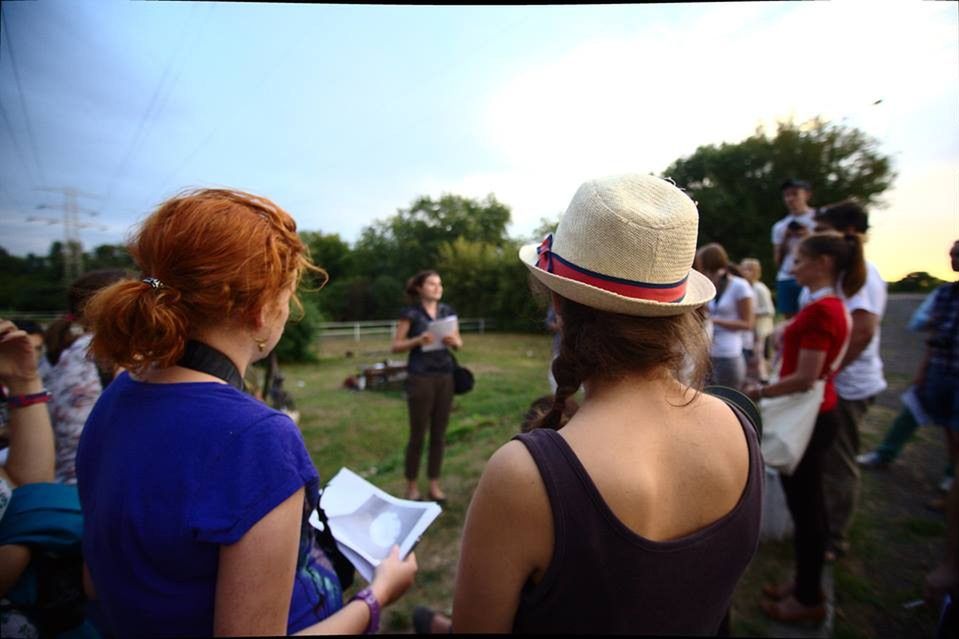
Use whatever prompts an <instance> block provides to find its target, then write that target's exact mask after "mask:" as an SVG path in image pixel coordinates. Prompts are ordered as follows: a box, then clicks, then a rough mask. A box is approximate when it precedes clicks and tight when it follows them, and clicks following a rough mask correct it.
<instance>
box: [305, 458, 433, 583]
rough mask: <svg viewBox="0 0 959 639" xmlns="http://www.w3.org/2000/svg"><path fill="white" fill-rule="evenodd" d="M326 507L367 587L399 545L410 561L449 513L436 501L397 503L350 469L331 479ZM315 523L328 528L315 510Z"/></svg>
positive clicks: (323, 498)
mask: <svg viewBox="0 0 959 639" xmlns="http://www.w3.org/2000/svg"><path fill="white" fill-rule="evenodd" d="M320 506H321V507H322V508H323V510H324V512H326V517H327V520H328V521H329V522H330V531H331V532H332V533H333V538H334V539H335V540H336V544H337V546H339V548H340V551H341V552H342V553H343V554H344V555H345V556H346V558H347V559H349V560H350V562H351V563H352V564H353V566H354V567H355V568H356V570H357V571H358V572H359V573H360V574H361V575H363V578H364V579H366V581H367V582H370V581H372V580H373V572H374V571H375V570H376V567H377V566H378V565H380V562H381V561H382V560H383V559H386V557H387V556H389V554H390V549H391V548H392V547H393V546H394V545H398V546H399V547H400V557H401V558H406V556H407V555H408V554H409V553H410V551H411V550H412V549H413V546H415V545H416V542H418V541H419V539H420V535H422V534H423V533H424V532H425V531H426V529H427V528H429V526H430V524H432V523H433V520H434V519H436V518H437V517H438V516H439V514H440V513H441V512H442V510H443V509H442V508H440V506H439V504H437V503H435V502H431V501H411V500H408V499H397V498H396V497H393V496H392V495H389V494H388V493H386V492H384V491H382V490H380V489H379V488H377V487H376V486H374V485H373V484H371V483H370V482H368V481H366V480H365V479H363V478H362V477H360V476H359V475H357V474H356V473H354V472H353V471H351V470H349V469H348V468H341V469H340V472H338V473H337V474H336V476H335V477H333V479H331V480H330V483H329V484H328V485H327V487H326V489H325V490H323V493H322V495H321V496H320ZM310 524H311V525H312V526H313V527H314V528H317V529H322V527H323V526H322V524H321V523H320V518H319V515H318V514H317V512H316V511H315V510H314V511H313V513H312V515H311V516H310Z"/></svg>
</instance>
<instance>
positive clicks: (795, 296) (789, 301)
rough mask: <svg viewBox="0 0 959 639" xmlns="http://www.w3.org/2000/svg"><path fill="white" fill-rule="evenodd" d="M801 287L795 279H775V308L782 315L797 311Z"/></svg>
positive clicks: (792, 313) (793, 313)
mask: <svg viewBox="0 0 959 639" xmlns="http://www.w3.org/2000/svg"><path fill="white" fill-rule="evenodd" d="M801 292H802V287H801V286H800V285H799V284H798V283H797V282H796V280H793V279H789V280H776V310H777V311H779V312H780V313H782V314H783V315H795V314H796V313H798V312H799V293H801Z"/></svg>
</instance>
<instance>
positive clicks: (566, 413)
mask: <svg viewBox="0 0 959 639" xmlns="http://www.w3.org/2000/svg"><path fill="white" fill-rule="evenodd" d="M555 399H556V398H555V396H553V395H543V396H542V397H538V398H536V399H535V400H533V403H532V404H530V405H529V408H527V409H526V414H525V415H523V421H522V423H521V424H520V425H519V430H520V432H522V433H528V432H529V431H531V430H532V429H533V425H534V424H535V423H536V422H538V421H539V420H541V419H542V418H543V417H544V416H545V415H546V413H548V412H549V411H550V409H551V408H552V407H553V402H554V401H555ZM578 410H579V403H578V402H577V401H576V400H575V399H573V398H572V397H567V398H566V403H565V404H564V405H563V413H562V414H561V415H560V420H559V425H558V426H557V427H556V428H557V430H559V429H560V428H562V427H563V426H565V425H566V423H567V422H568V421H569V420H570V419H572V418H573V415H575V414H576V411H578Z"/></svg>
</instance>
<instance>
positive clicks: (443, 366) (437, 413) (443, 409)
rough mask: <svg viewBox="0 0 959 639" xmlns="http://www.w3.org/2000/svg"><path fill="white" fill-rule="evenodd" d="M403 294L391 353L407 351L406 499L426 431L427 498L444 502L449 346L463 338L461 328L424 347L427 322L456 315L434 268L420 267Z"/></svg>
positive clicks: (412, 493)
mask: <svg viewBox="0 0 959 639" xmlns="http://www.w3.org/2000/svg"><path fill="white" fill-rule="evenodd" d="M406 294H407V295H409V296H410V299H411V300H412V301H413V304H412V305H411V306H408V307H406V308H404V309H403V310H402V312H401V313H400V319H399V321H398V322H397V323H396V333H395V334H394V335H393V352H394V353H401V352H403V351H409V352H410V355H409V360H408V363H407V366H406V370H407V382H406V397H407V404H408V405H409V411H410V440H409V443H408V444H407V445H406V466H405V474H406V481H407V488H406V498H407V499H419V498H420V491H419V487H418V486H417V476H418V475H419V469H420V457H421V455H422V452H423V439H424V438H425V436H426V431H427V429H429V431H430V452H429V462H428V466H427V469H426V474H427V477H428V478H429V482H430V487H429V497H430V499H432V500H434V501H438V502H440V503H444V502H445V501H446V495H445V494H444V493H443V490H442V488H440V468H441V466H442V464H443V444H444V438H445V436H446V426H447V424H449V420H450V409H451V408H452V406H453V369H454V368H455V364H454V363H453V356H452V355H451V354H450V351H449V349H450V348H461V347H462V346H463V340H462V339H461V338H460V334H459V329H458V328H457V329H456V330H454V331H453V333H452V334H451V335H446V336H445V337H443V347H441V348H438V349H436V350H423V347H424V346H427V345H429V344H432V343H433V335H432V334H431V333H430V332H429V331H428V330H427V329H428V328H429V325H430V322H433V321H436V320H439V319H442V318H444V317H450V316H453V315H456V311H454V310H453V307H451V306H449V305H448V304H442V303H441V302H440V299H441V298H442V297H443V282H442V280H440V275H439V273H437V272H436V271H420V272H419V273H417V274H416V275H414V276H413V277H411V278H410V279H409V281H407V283H406Z"/></svg>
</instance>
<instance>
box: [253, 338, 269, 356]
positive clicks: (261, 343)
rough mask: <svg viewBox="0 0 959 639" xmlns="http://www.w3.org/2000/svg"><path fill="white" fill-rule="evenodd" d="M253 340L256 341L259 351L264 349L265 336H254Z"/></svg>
mask: <svg viewBox="0 0 959 639" xmlns="http://www.w3.org/2000/svg"><path fill="white" fill-rule="evenodd" d="M253 341H254V342H256V347H257V348H258V349H260V352H261V353H262V352H263V351H264V350H265V349H266V338H262V339H261V338H257V337H254V338H253Z"/></svg>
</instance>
